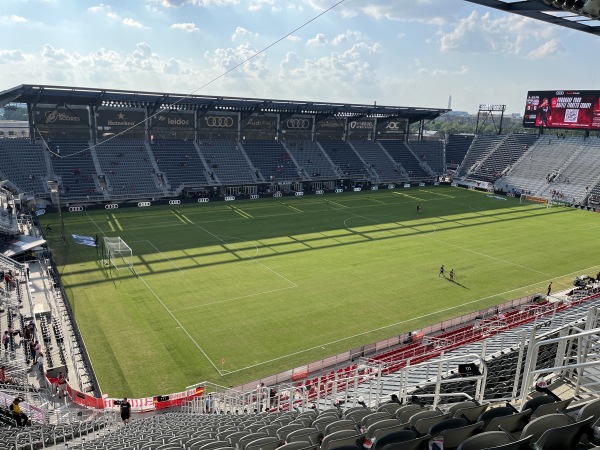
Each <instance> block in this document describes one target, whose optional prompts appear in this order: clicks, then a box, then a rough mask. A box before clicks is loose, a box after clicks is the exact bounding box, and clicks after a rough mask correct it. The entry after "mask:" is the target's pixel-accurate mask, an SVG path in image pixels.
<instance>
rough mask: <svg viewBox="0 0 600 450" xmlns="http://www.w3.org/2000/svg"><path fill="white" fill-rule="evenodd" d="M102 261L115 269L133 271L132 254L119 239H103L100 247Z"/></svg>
mask: <svg viewBox="0 0 600 450" xmlns="http://www.w3.org/2000/svg"><path fill="white" fill-rule="evenodd" d="M102 247H103V248H102V260H103V261H104V264H105V265H112V266H114V267H115V269H117V270H120V269H133V252H132V251H131V247H129V246H128V245H127V244H126V243H125V241H124V240H123V239H121V238H120V237H105V238H104V242H103V246H102Z"/></svg>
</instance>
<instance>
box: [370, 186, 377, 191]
mask: <svg viewBox="0 0 600 450" xmlns="http://www.w3.org/2000/svg"><path fill="white" fill-rule="evenodd" d="M371 190H372V191H378V190H379V186H371Z"/></svg>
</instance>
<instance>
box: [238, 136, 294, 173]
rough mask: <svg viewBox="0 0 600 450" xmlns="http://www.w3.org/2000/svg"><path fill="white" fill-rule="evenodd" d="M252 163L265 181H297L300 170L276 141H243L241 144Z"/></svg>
mask: <svg viewBox="0 0 600 450" xmlns="http://www.w3.org/2000/svg"><path fill="white" fill-rule="evenodd" d="M242 147H243V149H244V151H245V152H246V154H247V155H248V157H249V158H250V161H251V162H252V165H253V166H254V167H256V168H257V169H258V170H259V171H260V173H261V174H262V176H263V178H264V180H265V181H267V182H270V181H299V180H301V179H302V176H301V175H300V173H301V171H300V169H299V167H298V166H296V164H295V162H294V160H293V159H292V157H291V155H290V154H289V152H288V151H287V150H286V149H285V148H284V147H283V145H281V144H280V143H278V142H272V141H245V142H244V143H243V145H242Z"/></svg>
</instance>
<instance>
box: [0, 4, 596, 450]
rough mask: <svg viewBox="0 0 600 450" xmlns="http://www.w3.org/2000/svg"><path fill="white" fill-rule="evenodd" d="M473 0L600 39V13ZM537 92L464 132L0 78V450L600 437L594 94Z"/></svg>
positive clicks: (373, 114)
mask: <svg viewBox="0 0 600 450" xmlns="http://www.w3.org/2000/svg"><path fill="white" fill-rule="evenodd" d="M166 3H167V4H169V2H168V1H166ZM234 3H235V2H234ZM342 3H344V2H343V1H342V2H339V3H336V4H334V5H333V6H332V5H329V6H328V8H329V9H326V8H322V11H321V12H320V13H319V14H318V15H316V16H315V18H314V19H311V20H310V21H308V22H307V23H311V22H312V20H316V19H319V18H321V16H324V15H325V14H327V13H330V12H331V11H333V10H334V8H335V7H336V6H338V5H340V4H342ZM471 3H475V4H478V5H479V6H481V7H484V8H486V9H488V10H490V11H491V10H499V11H501V12H502V13H503V14H507V15H508V16H511V17H512V16H523V17H526V18H528V20H529V19H532V20H533V21H542V22H548V23H549V24H550V25H548V26H550V27H551V28H560V27H563V28H566V29H568V30H569V31H570V32H573V33H580V34H590V35H598V34H600V25H598V24H600V22H598V19H599V17H600V2H599V1H597V0H587V1H584V0H581V1H569V0H567V1H564V0H544V1H533V0H531V1H524V0H517V1H500V0H477V1H472V2H471ZM236 5H237V3H236ZM171 6H172V5H171ZM94 8H96V9H93V10H92V11H91V12H92V13H97V12H98V11H105V10H106V9H107V6H106V5H101V7H94ZM108 9H110V8H108ZM109 13H110V14H113V16H114V15H116V13H114V12H111V11H109ZM3 17H4V16H3ZM109 17H110V15H109ZM0 19H2V18H1V17H0ZM17 22H19V21H18V20H17ZM596 22H598V24H596ZM188 25H189V24H188ZM305 25H306V24H305ZM303 26H304V25H303ZM237 31H239V30H237ZM295 31H297V30H295ZM246 32H247V30H246ZM232 39H233V38H232ZM280 41H281V39H280ZM290 42H291V40H290ZM276 43H278V44H279V45H286V43H285V42H283V43H281V42H279V41H277V42H276ZM272 45H274V44H272ZM272 45H269V46H267V47H265V48H266V49H267V50H268V49H269V48H270V47H271V46H272ZM261 52H262V50H261ZM259 53H260V52H259ZM3 55H4V56H6V53H1V52H0V57H3ZM252 58H254V56H250V57H248V58H247V59H246V60H244V61H243V62H242V63H240V64H238V65H237V66H234V69H236V68H238V67H239V66H240V65H242V64H244V63H247V62H248V61H250V60H251V59H252ZM17 60H18V58H17V59H15V61H17ZM0 62H1V61H0ZM57 64H60V63H58V62H57ZM232 70H233V69H231V70H227V71H226V72H224V73H223V74H222V75H220V76H219V77H218V78H220V77H221V76H227V75H229V74H230V72H232ZM231 76H235V75H231ZM524 84H525V85H526V88H529V87H531V90H529V91H527V93H526V95H524V96H523V98H522V106H523V115H522V117H521V116H519V118H518V127H517V128H515V129H517V130H518V131H514V132H513V131H512V130H510V131H507V128H508V125H510V124H511V121H510V120H509V118H508V117H507V116H506V105H505V104H503V103H501V102H498V103H494V104H491V103H482V104H479V107H478V112H477V116H476V118H475V117H473V118H472V132H469V133H449V132H446V133H432V132H431V131H430V126H432V125H433V124H436V123H437V124H438V125H439V124H440V123H442V124H443V123H445V121H448V120H452V119H451V118H452V117H457V116H459V115H458V114H456V111H453V110H452V108H451V105H450V102H449V105H448V107H447V108H431V107H421V106H405V105H394V102H373V103H372V104H367V103H365V102H363V103H360V102H353V101H348V102H332V101H325V100H323V101H319V100H318V99H317V100H315V99H312V100H311V99H307V98H304V99H303V95H301V93H300V94H298V95H297V97H295V98H293V99H289V100H286V99H282V98H268V97H267V96H264V98H259V97H252V96H239V95H231V96H214V95H204V94H201V93H198V92H195V91H194V92H191V93H187V94H186V93H185V92H170V91H168V90H156V91H153V90H145V89H126V88H115V89H108V88H103V87H78V86H68V85H66V84H63V85H56V84H49V83H43V84H26V83H24V84H19V85H15V86H12V87H11V86H3V90H2V91H0V108H1V109H2V110H3V111H4V120H0V236H1V237H2V239H1V240H0V278H1V279H0V281H1V282H2V283H1V284H0V332H1V334H2V346H1V347H0V364H1V368H0V436H1V437H2V438H1V439H0V450H9V449H15V450H17V449H36V448H65V449H66V448H81V449H90V450H91V449H93V450H100V449H128V450H133V449H136V450H144V449H148V450H179V449H181V450H199V449H202V450H217V449H218V450H275V449H280V448H281V450H360V449H367V450H368V449H373V450H411V449H414V450H424V449H434V450H443V449H446V450H454V449H458V450H484V449H521V450H523V449H539V450H555V449H556V450H569V449H573V450H579V449H593V448H600V447H596V445H600V358H599V359H597V358H598V351H599V349H598V346H599V342H600V260H599V259H598V250H597V248H596V241H597V230H598V229H599V227H600V225H598V217H599V216H597V214H596V213H598V212H600V158H598V154H600V90H594V89H589V90H561V91H559V90H551V89H545V88H539V87H538V85H537V84H536V83H535V82H531V80H528V81H527V82H525V83H524ZM566 84H567V85H568V83H566ZM117 87H118V86H117ZM559 87H560V86H559ZM507 89H508V88H507ZM19 115H21V116H19ZM7 117H13V119H11V118H8V119H7ZM14 117H20V120H16V119H14ZM513 122H514V121H513ZM490 124H491V125H490ZM513 128H514V123H513Z"/></svg>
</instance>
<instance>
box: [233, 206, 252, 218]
mask: <svg viewBox="0 0 600 450" xmlns="http://www.w3.org/2000/svg"><path fill="white" fill-rule="evenodd" d="M228 206H229V208H230V209H231V210H232V211H233V212H234V213H236V214H239V215H240V216H242V217H243V218H244V219H250V218H252V216H251V215H250V214H248V213H247V212H244V211H242V210H241V209H237V208H236V207H235V206H231V205H228Z"/></svg>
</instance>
